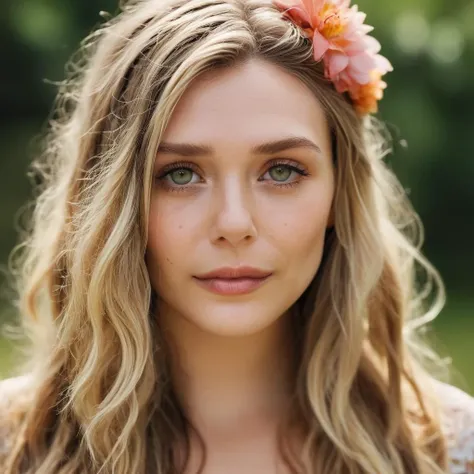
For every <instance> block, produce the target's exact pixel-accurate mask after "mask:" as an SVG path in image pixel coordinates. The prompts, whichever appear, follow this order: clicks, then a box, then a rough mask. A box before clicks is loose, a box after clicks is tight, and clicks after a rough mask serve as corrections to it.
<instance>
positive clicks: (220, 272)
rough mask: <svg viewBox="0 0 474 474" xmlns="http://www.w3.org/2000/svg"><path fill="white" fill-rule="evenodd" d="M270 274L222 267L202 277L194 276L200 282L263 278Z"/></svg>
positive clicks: (244, 268) (259, 270)
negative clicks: (217, 279) (219, 279)
mask: <svg viewBox="0 0 474 474" xmlns="http://www.w3.org/2000/svg"><path fill="white" fill-rule="evenodd" d="M271 274H272V272H269V271H266V270H261V269H259V268H253V267H245V266H241V267H222V268H217V269H216V270H212V271H211V272H208V273H203V274H202V275H196V278H199V279H200V280H209V279H211V278H265V277H267V276H270V275H271Z"/></svg>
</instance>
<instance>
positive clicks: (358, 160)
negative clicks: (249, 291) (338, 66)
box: [2, 0, 447, 474]
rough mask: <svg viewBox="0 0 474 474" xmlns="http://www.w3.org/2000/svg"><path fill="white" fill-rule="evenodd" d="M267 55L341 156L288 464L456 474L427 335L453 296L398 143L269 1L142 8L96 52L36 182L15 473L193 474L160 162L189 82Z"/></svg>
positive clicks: (302, 326)
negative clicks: (298, 84) (169, 311)
mask: <svg viewBox="0 0 474 474" xmlns="http://www.w3.org/2000/svg"><path fill="white" fill-rule="evenodd" d="M252 58H259V59H261V60H265V61H268V62H270V63H271V64H274V65H276V66H278V67H280V68H282V69H283V70H285V71H287V72H288V73H290V74H293V75H295V76H297V77H299V78H300V79H301V81H303V82H304V83H305V84H306V85H307V86H308V87H309V88H310V89H311V90H312V91H313V92H314V94H315V95H316V97H317V98H318V99H319V101H320V102H321V104H322V106H323V108H324V110H325V113H326V118H327V121H328V124H329V127H330V129H331V133H332V140H333V150H334V157H335V160H334V166H335V170H336V194H335V201H334V209H335V223H334V227H333V228H332V229H331V230H330V231H329V232H328V234H327V238H326V243H325V251H324V257H323V261H322V263H321V266H320V268H319V271H318V273H317V275H316V277H315V279H314V281H313V282H312V283H311V284H310V286H309V287H308V288H307V290H306V291H305V292H304V293H303V295H301V297H300V298H299V300H298V301H296V302H295V304H294V308H293V309H294V318H295V322H296V326H297V329H298V331H296V336H295V337H296V338H297V340H295V345H296V346H297V347H298V348H299V350H300V352H299V365H298V369H297V373H296V374H295V380H296V383H295V386H294V398H293V406H292V409H291V410H290V413H289V416H288V426H289V425H290V424H295V425H298V426H299V427H300V428H302V433H303V434H304V440H305V442H304V448H303V451H302V452H301V453H296V452H295V451H294V450H293V449H292V448H291V443H290V441H289V440H286V439H285V437H284V435H283V434H282V435H281V438H280V441H281V444H280V448H281V451H282V454H283V455H284V459H285V460H286V462H287V464H288V466H289V467H290V468H291V470H292V471H293V472H301V460H302V459H303V458H305V459H307V461H308V463H309V465H310V466H311V472H312V473H318V474H333V473H339V474H346V473H347V474H359V473H371V474H373V473H383V474H402V473H403V474H418V473H422V474H436V473H441V472H444V470H445V469H446V463H447V459H446V458H447V455H446V446H445V439H444V437H443V434H442V429H441V424H440V411H439V406H438V403H437V400H436V398H435V397H432V396H431V394H430V392H431V390H430V385H429V382H430V381H431V380H434V377H433V373H432V372H431V370H428V369H427V368H426V364H425V362H427V361H428V362H433V361H434V362H437V360H438V359H437V358H436V356H435V354H434V353H433V352H432V351H431V350H430V349H429V345H428V344H426V343H425V342H424V340H423V339H422V338H420V337H419V336H418V333H419V331H418V328H419V327H421V326H423V325H424V324H425V323H427V322H429V321H431V320H432V319H433V318H434V317H435V316H436V315H437V314H438V313H439V311H440V309H441V307H442V305H443V304H444V290H443V285H442V282H441V280H440V277H439V275H438V274H437V272H436V270H435V269H434V268H433V267H432V266H431V265H430V263H429V262H428V261H427V260H426V259H425V258H424V257H423V256H422V253H421V251H420V246H421V243H422V241H423V235H422V226H421V224H420V221H419V219H418V217H417V215H416V213H415V212H414V211H413V209H412V208H411V206H410V204H409V202H408V200H407V197H406V195H405V192H404V189H403V188H402V187H401V185H400V184H399V182H398V181H397V179H396V177H395V176H394V174H393V172H392V171H391V170H390V168H389V167H388V165H387V164H386V163H385V162H384V157H385V156H386V154H387V151H388V150H389V147H388V146H387V145H388V144H389V142H388V140H387V138H386V137H384V133H383V128H381V127H380V126H379V125H377V123H376V122H375V121H374V120H369V119H367V118H366V119H362V118H360V117H358V116H357V114H356V113H355V112H354V108H353V107H352V105H351V104H350V103H349V100H348V99H347V98H346V97H345V96H343V95H341V94H338V93H337V92H335V91H334V89H333V87H332V86H331V84H329V83H327V82H326V80H325V79H324V74H323V69H322V65H321V64H318V63H316V62H315V61H314V60H313V58H312V52H311V43H310V42H309V41H308V39H307V38H305V37H304V36H303V35H302V34H301V33H300V32H299V31H298V29H297V27H295V26H294V25H293V24H291V23H289V22H286V21H284V20H282V18H281V15H280V13H279V12H278V11H277V10H276V9H275V8H274V7H273V6H272V5H271V4H269V2H267V1H265V0H141V1H133V2H128V3H127V4H125V5H122V6H121V11H120V13H119V14H118V15H117V16H115V17H114V18H112V19H109V20H108V21H107V22H106V23H104V24H103V25H102V26H100V27H99V28H98V29H97V30H96V31H95V32H93V33H92V34H91V35H90V36H89V37H88V38H87V39H86V40H85V41H84V42H83V44H82V45H81V48H80V50H79V53H78V56H77V57H75V58H73V60H72V61H71V66H72V67H71V68H70V69H69V74H68V77H67V79H66V80H65V81H64V82H63V83H61V84H60V87H59V93H58V98H57V102H56V103H55V108H54V110H55V114H54V115H53V117H52V120H51V121H50V126H49V133H48V134H47V135H46V137H45V141H44V143H45V146H44V149H43V151H42V153H41V154H40V156H38V158H36V159H35V160H34V162H33V165H32V173H33V176H34V177H35V178H36V179H37V181H38V182H37V185H38V188H37V189H38V190H39V192H38V195H37V196H36V199H35V206H34V210H33V212H32V213H31V216H30V219H29V222H30V223H31V224H30V226H29V227H28V228H26V229H25V232H26V233H25V234H22V236H21V239H20V242H21V243H20V244H19V245H18V246H17V247H16V248H15V249H14V251H13V252H12V255H11V260H10V264H11V267H10V268H11V271H12V275H13V277H14V279H13V281H14V282H16V283H15V284H16V287H17V291H18V295H19V297H18V299H17V301H16V302H17V305H18V309H19V313H20V314H21V321H20V323H21V326H20V327H21V328H22V331H24V333H25V334H26V335H27V337H28V340H29V341H30V343H29V344H28V345H27V348H28V350H27V352H26V357H25V364H23V367H22V369H23V370H26V368H27V369H28V373H30V376H31V381H32V384H31V389H30V392H29V394H30V395H29V397H28V402H27V403H25V405H24V407H23V408H24V410H23V412H22V413H23V416H22V417H21V422H20V423H19V426H18V430H17V436H16V438H15V443H14V447H13V449H12V450H11V452H10V453H9V456H8V459H6V460H5V469H4V470H3V471H2V472H5V473H7V474H13V473H31V474H32V473H35V474H60V473H62V474H66V473H67V474H71V473H85V472H87V473H109V472H115V473H127V474H128V473H133V474H172V473H175V472H183V471H184V468H185V465H184V464H179V463H178V461H177V458H176V457H175V455H174V452H175V451H174V446H175V445H176V443H177V442H178V441H180V440H184V441H186V440H188V439H189V433H190V429H191V428H192V427H191V425H190V423H189V421H188V420H187V419H186V416H185V414H184V413H183V410H182V409H181V407H180V406H179V403H178V402H177V397H176V396H175V394H174V392H173V387H172V385H171V384H170V383H169V380H170V377H169V367H168V363H167V358H166V356H167V346H166V341H163V340H162V339H160V333H159V328H158V327H157V326H156V321H155V318H154V314H155V310H156V308H155V307H154V305H155V303H154V302H155V300H154V298H153V290H152V288H151V285H150V281H149V277H148V272H147V268H146V265H145V258H144V256H145V252H146V248H147V226H148V212H149V207H150V193H151V185H152V169H153V162H154V159H155V153H156V150H157V147H158V144H159V142H160V137H161V136H162V133H163V130H164V129H165V127H166V125H167V122H168V120H169V118H170V116H171V113H172V111H173V109H174V107H175V106H176V104H177V102H178V100H179V99H180V97H181V96H182V94H183V93H184V91H185V90H186V88H187V87H188V86H189V85H190V83H191V82H192V81H193V80H194V79H195V78H196V77H197V76H198V75H199V74H201V73H203V72H205V71H208V70H210V69H216V68H228V67H233V66H234V65H236V64H239V63H242V62H243V61H246V60H249V59H252ZM420 275H421V276H423V275H424V278H420ZM420 282H421V283H420ZM435 287H436V288H437V291H435V292H434V296H430V295H433V292H432V291H431V290H432V289H433V288H435ZM436 366H440V365H439V364H437V365H436ZM283 432H285V430H284V431H283ZM203 450H204V452H205V446H204V445H203ZM188 455H189V445H188ZM203 459H205V456H204V458H203Z"/></svg>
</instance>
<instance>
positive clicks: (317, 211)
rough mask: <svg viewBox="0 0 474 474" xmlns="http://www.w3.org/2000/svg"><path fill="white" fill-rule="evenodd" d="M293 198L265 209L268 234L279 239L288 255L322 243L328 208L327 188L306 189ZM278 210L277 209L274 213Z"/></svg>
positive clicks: (311, 250)
mask: <svg viewBox="0 0 474 474" xmlns="http://www.w3.org/2000/svg"><path fill="white" fill-rule="evenodd" d="M308 191H309V192H307V193H305V194H304V195H301V196H299V198H297V199H296V200H288V201H286V202H283V201H282V202H280V203H279V206H278V207H277V208H275V206H274V203H273V204H272V206H271V207H272V209H267V210H266V212H265V213H264V214H263V215H265V216H267V217H266V218H265V220H266V221H267V234H268V235H270V236H273V238H274V239H275V240H277V241H279V245H280V246H283V247H284V250H286V252H288V255H290V254H293V255H301V254H302V255H304V254H309V253H313V252H314V251H315V250H317V249H319V248H320V246H321V245H322V243H323V242H324V236H325V233H326V230H327V227H328V224H329V215H330V209H331V196H332V193H331V192H330V190H323V189H314V188H313V189H309V190H308ZM276 209H278V212H276Z"/></svg>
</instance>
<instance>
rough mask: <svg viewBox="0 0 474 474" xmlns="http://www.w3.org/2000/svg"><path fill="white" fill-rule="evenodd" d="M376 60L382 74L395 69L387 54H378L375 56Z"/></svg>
mask: <svg viewBox="0 0 474 474" xmlns="http://www.w3.org/2000/svg"><path fill="white" fill-rule="evenodd" d="M375 61H376V64H377V70H378V71H379V72H380V73H381V74H385V73H386V72H388V71H393V66H392V64H391V63H390V61H389V60H388V59H387V58H386V57H385V56H382V55H381V54H377V55H376V56H375Z"/></svg>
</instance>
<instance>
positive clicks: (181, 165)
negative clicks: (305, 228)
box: [155, 159, 310, 192]
mask: <svg viewBox="0 0 474 474" xmlns="http://www.w3.org/2000/svg"><path fill="white" fill-rule="evenodd" d="M269 165H270V166H269V167H268V169H267V171H266V172H268V171H269V170H271V169H272V168H276V167H278V166H285V167H287V168H289V169H290V170H291V171H296V173H298V174H299V175H300V176H302V178H300V179H298V180H296V181H291V182H290V183H280V184H274V185H273V186H276V187H277V188H292V187H294V186H297V185H298V184H299V183H300V182H301V180H302V179H304V178H305V177H308V176H310V173H308V170H307V169H306V168H305V167H304V166H302V165H300V164H298V163H296V162H294V161H291V160H283V159H278V160H272V161H270V162H269ZM180 169H187V170H190V171H194V172H195V173H197V174H199V173H198V170H197V167H196V166H195V165H194V164H193V163H190V162H185V161H180V162H176V163H171V164H169V165H167V166H165V167H164V168H163V170H162V171H161V172H160V174H159V175H158V176H156V177H155V179H156V180H157V181H161V182H164V181H165V178H166V176H168V175H169V174H170V173H171V172H173V171H175V170H180ZM266 172H265V173H266ZM264 181H266V180H264ZM194 184H196V183H194ZM190 186H192V184H191V185H189V184H183V185H168V184H165V187H166V189H167V190H169V191H172V192H183V191H186V190H187V189H189V187H190Z"/></svg>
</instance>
